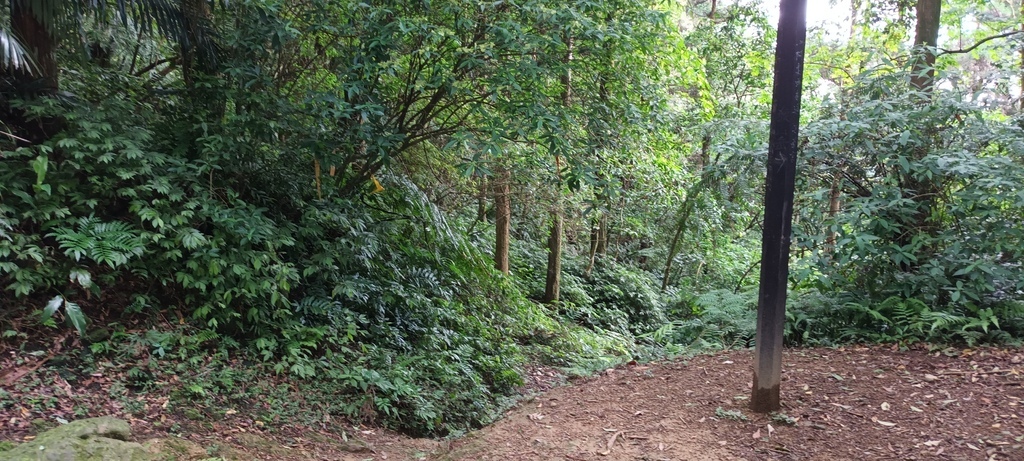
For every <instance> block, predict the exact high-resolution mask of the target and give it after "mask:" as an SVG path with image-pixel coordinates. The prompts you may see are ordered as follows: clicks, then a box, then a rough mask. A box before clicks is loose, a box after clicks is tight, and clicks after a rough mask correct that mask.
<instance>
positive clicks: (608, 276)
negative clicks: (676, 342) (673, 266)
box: [574, 259, 666, 334]
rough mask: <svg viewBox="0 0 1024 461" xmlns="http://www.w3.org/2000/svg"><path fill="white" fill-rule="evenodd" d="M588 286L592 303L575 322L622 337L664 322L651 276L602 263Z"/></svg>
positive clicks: (638, 332) (648, 329) (655, 327)
mask: <svg viewBox="0 0 1024 461" xmlns="http://www.w3.org/2000/svg"><path fill="white" fill-rule="evenodd" d="M588 282H589V284H590V290H589V294H590V297H591V298H593V303H592V304H591V308H590V309H589V310H588V312H586V313H585V316H584V317H582V318H576V319H574V320H576V321H577V322H580V323H581V324H584V325H590V326H596V327H600V328H602V329H605V330H611V331H616V332H619V333H623V334H627V333H632V334H640V333H646V332H649V331H652V330H655V329H657V328H658V327H660V326H661V325H663V324H664V323H665V322H666V317H665V313H664V309H663V306H662V301H661V297H660V295H659V294H658V290H657V288H656V285H655V284H656V282H655V281H654V278H653V276H652V275H651V274H650V273H648V272H645V271H641V270H638V269H635V268H632V267H629V266H627V265H624V264H620V263H617V262H615V261H612V260H604V259H602V260H601V261H600V262H598V263H597V264H596V265H595V266H594V270H593V273H592V274H591V279H590V280H589V281H588Z"/></svg>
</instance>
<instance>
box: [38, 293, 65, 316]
mask: <svg viewBox="0 0 1024 461" xmlns="http://www.w3.org/2000/svg"><path fill="white" fill-rule="evenodd" d="M61 304H64V297H63V296H54V297H53V299H51V300H50V302H48V303H46V307H44V308H43V321H44V322H45V321H47V320H49V319H50V317H53V313H54V312H57V309H60V306H61Z"/></svg>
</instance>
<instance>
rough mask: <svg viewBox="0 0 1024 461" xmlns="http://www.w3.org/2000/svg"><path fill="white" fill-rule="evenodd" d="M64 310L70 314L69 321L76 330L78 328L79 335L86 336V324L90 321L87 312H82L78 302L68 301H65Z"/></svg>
mask: <svg viewBox="0 0 1024 461" xmlns="http://www.w3.org/2000/svg"><path fill="white" fill-rule="evenodd" d="M64 312H65V313H67V315H68V322H70V323H71V325H72V326H73V327H75V330H78V334H79V336H84V335H85V326H86V324H87V323H88V322H87V320H86V318H85V314H83V313H82V308H81V307H79V305H78V304H75V303H73V302H70V301H67V302H65V303H64Z"/></svg>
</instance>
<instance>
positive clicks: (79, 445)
mask: <svg viewBox="0 0 1024 461" xmlns="http://www.w3.org/2000/svg"><path fill="white" fill-rule="evenodd" d="M129 435H131V428H130V427H129V426H128V423H127V422H125V421H122V420H120V419H116V418H112V417H109V416H104V417H100V418H89V419H80V420H78V421H72V422H70V423H68V424H65V425H63V426H58V427H55V428H53V429H50V430H48V431H46V432H43V433H42V434H39V436H37V437H36V438H35V439H34V440H32V441H30V442H25V443H23V444H21V445H18V446H16V447H14V448H13V449H12V450H10V451H5V452H0V461H8V460H9V461H21V460H31V461H144V460H149V459H152V458H151V455H150V454H149V453H147V451H146V450H145V449H144V448H143V447H142V445H140V444H138V443H135V442H128V441H127V439H128V436H129Z"/></svg>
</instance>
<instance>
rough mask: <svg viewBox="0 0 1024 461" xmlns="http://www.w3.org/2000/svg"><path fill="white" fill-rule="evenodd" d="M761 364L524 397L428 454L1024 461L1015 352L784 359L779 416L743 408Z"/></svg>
mask: <svg viewBox="0 0 1024 461" xmlns="http://www.w3.org/2000/svg"><path fill="white" fill-rule="evenodd" d="M752 360H753V357H752V353H751V352H750V351H737V352H727V353H722V354H718V355H708V356H699V357H695V358H693V359H690V360H688V361H681V362H674V363H665V364H652V365H650V366H634V367H625V368H621V369H617V370H611V371H608V372H606V373H603V374H602V375H601V376H597V377H594V378H590V379H587V380H584V381H580V382H577V383H575V384H574V385H573V386H570V387H563V388H558V389H555V390H552V391H550V392H548V393H546V394H543V395H542V396H540V397H538V398H536V399H533V400H531V401H528V402H524V403H523V404H522V405H520V407H519V408H517V409H516V410H514V411H513V412H511V413H510V414H509V415H508V417H506V418H505V419H503V420H502V421H500V422H498V423H496V424H494V425H492V426H490V427H488V428H485V429H483V430H481V431H478V432H476V433H473V434H471V435H469V436H467V437H464V438H462V439H460V440H457V441H455V442H454V443H453V444H452V445H451V446H450V447H446V450H444V451H445V452H443V453H437V452H435V455H434V458H433V459H439V460H467V461H468V460H610V461H611V460H623V461H625V460H630V461H633V460H638V461H639V460H650V461H655V460H735V459H741V460H882V459H900V460H939V459H946V460H989V459H997V460H1003V459H1005V460H1024V443H1022V440H1024V403H1022V399H1024V388H1022V387H1021V382H1022V381H1021V379H1022V376H1021V373H1022V371H1024V366H1022V365H1021V362H1022V356H1021V351H1019V350H999V349H983V350H980V351H973V350H967V351H964V350H947V351H945V352H933V353H928V352H927V351H909V352H895V351H893V350H891V349H890V348H888V347H849V348H842V349H838V350H833V349H809V350H793V351H787V353H786V355H785V359H784V367H785V372H784V382H783V396H782V398H783V401H784V408H783V413H782V414H780V415H777V416H776V417H774V418H771V417H767V416H764V415H755V414H752V413H750V412H749V411H748V410H747V403H748V398H749V394H750V381H751V380H750V377H751V376H750V371H749V370H750V366H751V363H752ZM375 459H382V458H375Z"/></svg>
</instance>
